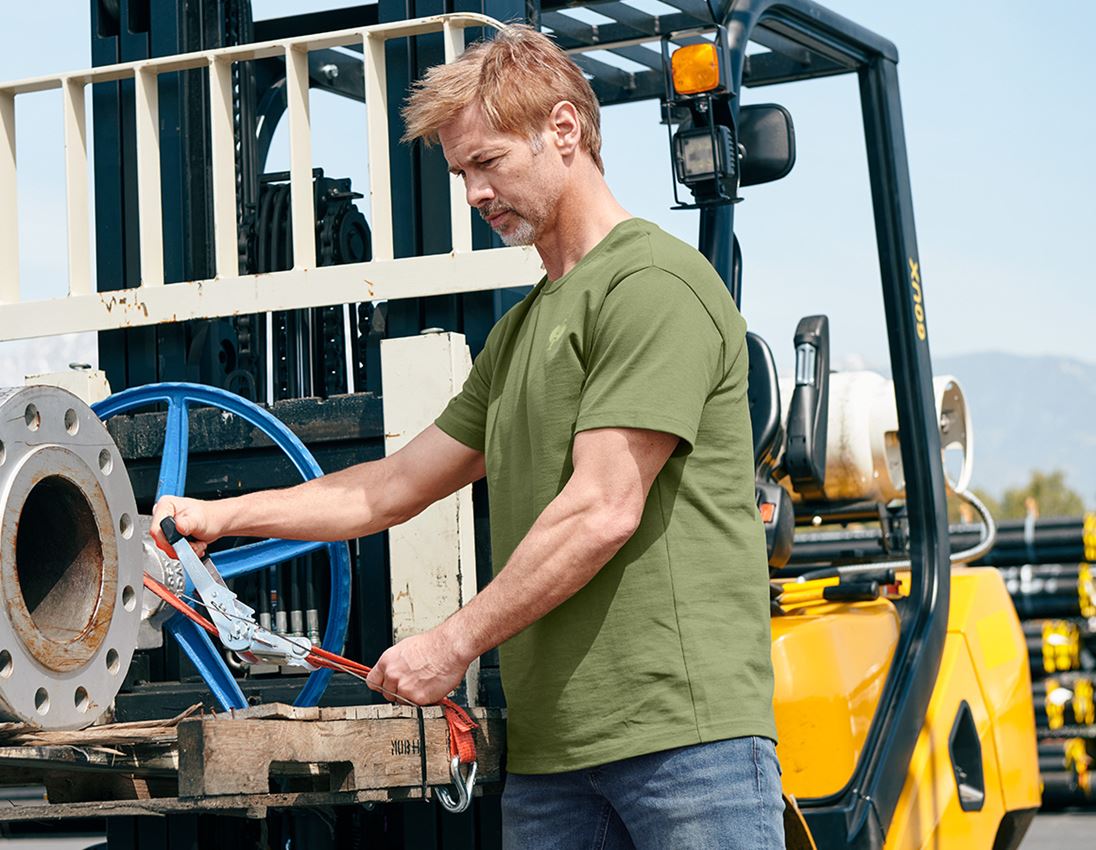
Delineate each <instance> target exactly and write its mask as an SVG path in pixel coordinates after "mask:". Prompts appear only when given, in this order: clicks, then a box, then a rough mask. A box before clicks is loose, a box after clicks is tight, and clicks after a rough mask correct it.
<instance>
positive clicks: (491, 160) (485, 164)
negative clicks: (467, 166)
mask: <svg viewBox="0 0 1096 850" xmlns="http://www.w3.org/2000/svg"><path fill="white" fill-rule="evenodd" d="M498 161H499V158H498V157H497V156H492V157H488V158H487V159H482V160H480V165H482V166H483V167H484V168H490V167H491V166H492V165H494V164H495V163H496V162H498Z"/></svg>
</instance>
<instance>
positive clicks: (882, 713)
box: [701, 0, 951, 848]
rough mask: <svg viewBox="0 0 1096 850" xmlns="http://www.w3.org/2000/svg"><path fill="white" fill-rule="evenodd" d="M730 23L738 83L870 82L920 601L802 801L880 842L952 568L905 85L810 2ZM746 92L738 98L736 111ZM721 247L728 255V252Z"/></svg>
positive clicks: (911, 739)
mask: <svg viewBox="0 0 1096 850" xmlns="http://www.w3.org/2000/svg"><path fill="white" fill-rule="evenodd" d="M724 22H725V24H726V27H727V34H728V39H729V53H730V61H731V67H730V69H729V72H730V73H729V78H730V80H731V81H732V85H733V86H734V91H736V92H737V91H740V90H741V87H742V85H743V83H744V80H745V81H746V82H747V84H749V85H768V84H771V83H775V82H785V81H789V80H793V79H807V78H811V77H818V76H826V75H830V74H835V73H846V72H855V73H856V74H857V76H858V78H859V83H860V101H861V110H862V114H863V119H864V134H865V142H866V146H867V156H868V169H869V173H870V179H871V192H872V204H873V208H874V213H875V232H876V242H877V246H878V252H879V267H880V273H881V279H882V285H883V301H884V309H885V314H886V322H887V338H888V343H889V346H890V356H891V369H892V372H893V377H894V388H895V401H896V403H897V408H898V422H899V429H900V431H901V434H902V443H901V448H902V464H903V469H904V470H905V473H906V498H907V507H908V511H909V522H910V557H911V562H912V564H913V569H912V578H911V582H912V586H911V590H910V599H911V601H912V602H913V605H912V606H911V608H910V610H909V613H908V615H907V616H906V617H905V618H904V622H903V627H902V630H901V635H900V637H899V640H898V646H897V648H896V650H895V654H894V658H893V661H892V663H891V668H890V671H889V674H888V677H887V682H886V685H885V686H884V689H883V693H882V696H881V698H880V701H879V706H878V709H877V711H876V714H875V717H874V718H873V721H872V725H871V729H870V731H869V733H868V736H867V739H866V740H865V743H864V750H863V752H862V753H861V757H860V759H859V761H858V763H857V766H856V769H855V770H854V772H853V775H852V777H851V779H850V781H849V783H848V784H847V785H846V787H845V788H844V789H842V790H841V791H840V792H838V793H837V794H834V795H832V796H830V797H825V798H818V799H811V800H807V799H804V800H799V805H800V807H801V808H802V809H803V813H804V815H805V816H806V818H807V820H808V822H809V824H810V826H811V831H812V833H813V834H814V836H815V839H816V840H817V841H818V842H819V844H820V845H821V844H825V845H826V846H845V845H847V846H849V847H855V848H880V847H882V846H883V842H884V839H885V836H886V833H887V829H888V828H889V826H890V823H891V820H892V818H893V816H894V812H895V809H896V807H897V804H898V799H899V796H900V795H901V793H902V788H903V786H904V785H905V781H906V776H907V773H908V766H909V763H910V759H911V757H912V755H913V750H914V746H915V744H916V741H917V739H918V735H919V733H920V731H921V728H922V726H923V725H924V720H925V714H926V711H927V709H928V706H929V701H930V699H931V697H932V692H933V689H934V687H935V683H936V676H937V673H938V672H939V668H940V659H941V655H942V654H943V649H944V639H945V636H946V633H947V620H948V600H949V592H950V569H951V562H950V549H949V544H948V537H947V513H946V502H945V490H944V478H943V467H942V464H941V462H940V460H939V458H940V456H941V455H940V437H939V430H938V425H937V422H936V406H935V402H934V398H933V387H932V364H931V361H930V357H929V346H928V335H927V332H926V331H925V323H924V312H923V311H924V301H923V292H922V289H921V277H920V261H919V259H918V253H917V237H916V231H915V228H914V219H913V201H912V195H911V191H910V180H909V166H908V162H907V157H906V144H905V136H904V130H903V124H902V111H901V100H900V96H899V90H898V73H897V62H898V52H897V50H896V49H895V47H894V45H893V44H891V43H890V42H889V41H887V40H886V39H883V38H881V37H879V36H877V35H875V34H874V33H872V32H870V31H868V30H866V29H864V28H863V27H860V26H858V25H857V24H854V23H852V22H851V21H848V20H847V19H845V18H842V17H841V16H839V15H836V14H834V13H833V12H830V11H829V10H827V9H824V8H823V7H821V6H819V5H817V4H815V3H812V2H809V1H808V0H734V2H731V3H730V5H729V8H727V10H726V12H725V17H724ZM774 36H775V39H774V38H773V37H774ZM751 38H753V39H754V40H755V41H757V42H758V43H762V44H765V42H766V41H768V42H769V43H770V44H772V45H774V46H775V45H779V47H780V48H781V51H780V53H777V51H776V50H774V52H773V54H761V55H762V56H774V57H777V56H782V58H773V59H770V60H768V61H767V62H765V63H758V62H756V61H755V59H754V57H748V56H747V55H746V44H747V43H748V42H749V41H750V39H751ZM788 46H791V47H792V49H791V50H790V51H789V50H788V49H787V48H788ZM795 48H800V49H804V50H806V51H807V54H806V56H804V57H800V61H796V57H795V52H794V50H795ZM789 53H790V54H791V56H790V57H789V56H788V54H789ZM802 59H806V60H807V62H806V63H804V62H803V61H802ZM812 62H813V63H814V67H813V68H812V67H811V63H812ZM804 64H806V67H803V66H804ZM751 65H752V67H750V66H751ZM758 65H761V67H758ZM797 65H798V66H799V67H798V68H797V67H796V66H797ZM751 78H752V79H751ZM737 101H738V99H737V98H735V101H734V108H735V109H737V108H738V103H737ZM734 209H735V208H734V207H733V206H730V205H728V206H724V207H720V208H718V209H716V210H711V211H707V210H706V211H704V212H702V217H703V216H705V215H707V216H708V217H716V216H718V217H719V218H720V219H722V220H721V221H720V223H719V224H720V226H715V225H714V223H702V225H701V233H702V235H703V234H704V233H706V232H708V233H711V232H715V231H721V232H722V233H733V223H734ZM724 241H727V240H726V238H725V237H724ZM702 247H704V246H702ZM709 250H710V248H709ZM712 253H713V254H714V257H713V258H714V259H715V260H717V261H719V262H721V263H724V264H725V262H726V261H725V260H723V258H722V257H721V256H720V254H721V253H723V252H722V251H721V252H712ZM720 271H721V273H723V272H724V271H725V272H726V273H725V274H724V279H725V280H729V279H730V271H731V267H730V266H729V265H724V266H723V268H722V269H720Z"/></svg>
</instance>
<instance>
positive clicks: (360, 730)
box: [0, 704, 505, 822]
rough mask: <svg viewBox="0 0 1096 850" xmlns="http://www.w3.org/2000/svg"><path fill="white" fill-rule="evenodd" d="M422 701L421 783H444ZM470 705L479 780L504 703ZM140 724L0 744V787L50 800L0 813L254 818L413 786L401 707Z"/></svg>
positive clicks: (443, 733)
mask: <svg viewBox="0 0 1096 850" xmlns="http://www.w3.org/2000/svg"><path fill="white" fill-rule="evenodd" d="M422 712H423V725H424V728H425V733H426V735H425V738H426V762H427V775H426V781H427V784H428V785H429V786H448V785H449V783H450V777H449V761H450V759H449V745H448V728H447V726H446V723H445V715H444V712H443V711H442V709H441V708H440V707H437V706H430V707H427V708H424V709H423V710H422ZM471 713H472V716H473V717H474V718H475V720H476V722H477V723H479V725H480V728H479V729H478V730H477V731H476V747H477V751H478V762H479V769H478V781H477V787H478V788H482V787H483V786H484V785H487V786H488V787H490V785H491V783H498V782H499V781H500V780H501V776H502V771H501V763H500V762H501V757H502V741H503V738H504V731H505V730H504V712H503V711H501V710H499V709H473V710H472V712H471ZM233 715H234V716H233ZM145 725H146V726H148V728H147V729H146V730H145V732H146V734H147V735H148V737H149V739H150V740H151V741H152V743H150V744H148V745H146V746H141V745H138V744H131V743H128V742H126V743H112V744H110V745H102V744H97V743H90V744H84V745H65V746H56V745H55V746H36V745H25V746H8V747H0V786H3V785H21V786H26V785H44V786H45V787H46V789H47V795H48V799H49V803H47V804H38V803H26V804H19V805H16V806H13V807H12V808H10V809H3V808H0V822H3V821H13V820H32V819H59V818H60V819H63V818H77V817H100V816H115V815H126V814H128V815H150V814H169V813H175V812H203V811H210V812H213V811H216V812H224V813H228V814H236V815H240V816H244V817H263V816H265V812H266V810H267V809H268V808H292V807H295V806H333V805H349V804H359V803H363V802H370V801H406V800H414V799H418V798H421V796H422V788H421V781H422V776H421V772H420V771H421V759H420V746H419V742H420V738H419V726H418V716H417V712H416V710H415V709H414V708H411V707H408V706H398V705H388V704H384V705H367V706H346V707H331V708H319V709H317V708H298V707H295V706H289V705H280V704H270V705H262V706H254V707H251V708H247V709H243V710H241V711H237V712H234V713H226V714H219V715H215V716H205V717H202V718H194V719H189V720H183V721H182V722H181V723H180V724H179V726H178V740H177V741H170V740H167V741H165V735H166V734H167V733H166V732H165V730H164V728H163V727H162V726H152V725H150V724H145ZM139 726H141V724H140V723H132V724H109V725H106V726H103V727H95V728H94V729H93V730H84V733H85V734H87V735H91V736H92V737H93V738H99V739H102V740H108V739H111V740H115V741H116V740H117V739H118V738H119V737H120V736H121V735H122V733H130V732H137V731H140V729H139V728H138V727H139ZM167 731H171V730H167ZM65 734H75V733H65ZM176 767H177V768H178V770H176ZM272 777H273V779H274V780H275V782H276V783H277V784H278V786H279V787H277V789H276V793H271V790H270V788H271V778H272ZM431 793H432V792H430V791H428V796H429V795H430V794H431Z"/></svg>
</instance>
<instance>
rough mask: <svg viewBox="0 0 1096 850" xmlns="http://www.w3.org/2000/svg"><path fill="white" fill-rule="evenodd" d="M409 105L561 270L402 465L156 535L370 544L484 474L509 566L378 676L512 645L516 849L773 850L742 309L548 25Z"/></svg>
mask: <svg viewBox="0 0 1096 850" xmlns="http://www.w3.org/2000/svg"><path fill="white" fill-rule="evenodd" d="M404 117H405V121H406V126H407V138H409V139H415V138H421V139H424V140H425V141H426V142H427V143H430V142H432V141H435V140H438V141H440V143H441V146H442V150H443V152H444V155H445V158H446V160H447V162H448V164H449V167H450V170H451V171H452V172H453V173H454V174H458V175H460V176H461V177H462V178H463V179H464V184H465V188H466V192H467V198H468V203H469V204H471V205H472V206H474V207H476V208H477V209H478V210H479V212H480V214H481V215H482V216H483V217H484V218H485V219H486V220H487V222H488V223H489V224H490V225H491V226H492V227H493V228H494V230H495V232H497V233H498V234H499V236H500V237H501V238H502V239H503V241H504V242H507V243H508V244H533V245H534V246H535V247H536V249H537V251H538V252H539V254H540V256H541V258H542V259H543V261H544V268H545V270H546V277H545V278H544V279H543V280H542V281H541V282H540V283H539V284H538V285H537V286H536V287H535V288H534V290H533V291H532V292H531V293H530V294H529V295H528V296H527V297H526V298H525V299H524V300H523V301H522V302H521V303H520V304H518V305H517V306H516V307H515V308H514V309H513V310H511V311H510V312H509V313H508V314H507V315H506V316H505V317H504V318H503V319H502V320H501V321H500V322H499V323H498V324H497V325H496V327H495V328H494V329H493V330H492V332H491V334H490V336H489V338H488V340H487V344H486V346H485V348H484V350H483V352H482V353H481V354H480V355H479V357H477V359H476V361H475V364H474V365H473V368H472V373H471V375H470V376H469V378H468V380H467V382H466V384H465V386H464V388H463V389H462V391H461V393H460V395H458V396H457V397H456V398H455V399H454V400H453V401H452V402H451V403H450V404H449V406H448V407H447V408H446V410H445V411H444V412H443V413H442V414H441V416H440V417H439V418H438V420H437V421H436V423H435V424H434V425H432V426H431V427H429V428H427V429H426V430H425V431H424V432H423V433H421V434H420V435H418V437H416V438H415V439H414V440H413V441H412V442H411V443H410V444H409V445H408V446H407V447H405V448H404V449H402V450H401V451H399V452H397V453H396V454H394V455H393V456H392V457H389V458H386V459H384V460H380V461H376V462H373V463H367V464H362V465H360V466H356V467H353V468H351V469H348V470H345V471H343V472H338V473H335V474H332V475H328V476H326V477H324V478H320V479H317V480H315V481H311V482H308V483H306V484H302V485H300V486H297V487H294V488H291V489H289V490H283V491H279V492H277V493H269V492H268V493H256V494H252V495H248V496H243V497H239V498H234V499H226V500H223V501H220V502H215V503H203V502H197V501H195V500H191V499H181V498H165V499H164V500H162V501H161V503H160V504H158V505H157V508H156V516H155V522H154V524H153V528H154V529H157V528H158V525H159V520H160V518H161V517H163V516H166V515H170V514H173V515H174V516H175V517H176V521H177V523H178V526H179V528H180V530H181V531H183V532H184V533H187V534H190V535H192V536H194V537H195V538H197V540H199V541H201V543H202V544H204V543H208V542H210V541H212V540H215V539H216V538H218V537H220V536H223V535H228V534H232V535H240V534H243V535H256V536H279V537H290V538H307V539H316V540H339V539H345V538H350V537H359V536H363V535H366V534H373V533H375V532H378V531H381V530H383V529H385V528H389V527H391V526H392V525H395V524H397V523H399V522H402V521H404V520H407V519H408V518H410V517H412V516H414V515H415V514H417V513H418V512H419V511H421V510H422V509H423V508H425V507H426V506H427V505H429V504H430V503H432V502H433V501H435V500H437V499H439V498H441V497H443V496H445V495H447V494H449V493H452V492H454V491H455V490H457V489H459V488H460V487H463V486H465V485H467V484H469V483H470V482H472V481H475V480H477V479H479V478H481V477H483V476H484V475H485V474H486V476H487V481H488V489H489V494H490V509H491V530H492V546H493V558H494V562H495V570H496V575H495V578H494V580H493V581H492V582H491V583H490V584H489V585H488V586H487V587H486V588H484V589H483V590H482V591H481V592H480V593H479V594H478V595H477V596H476V597H475V598H474V599H473V600H472V601H471V602H470V603H469V604H468V605H467V606H466V607H465V608H463V609H462V610H461V611H458V612H457V613H456V614H454V615H453V616H452V617H450V618H449V619H448V620H447V621H446V622H445V623H443V624H442V625H441V626H438V627H437V628H435V629H433V630H432V631H430V632H427V633H426V634H422V635H418V636H415V637H411V638H408V639H406V640H403V641H401V642H400V643H398V644H396V645H395V646H393V647H392V648H391V649H389V650H388V651H387V652H385V653H384V655H383V656H382V657H381V658H380V660H379V661H378V662H377V664H376V666H375V667H374V669H373V672H372V673H371V674H370V676H369V684H370V685H371V686H372V687H374V688H376V689H378V690H382V689H383V690H382V693H386V694H398V695H399V696H400V697H402V698H404V699H407V700H410V701H412V702H415V703H420V704H422V703H432V702H436V701H437V700H439V699H440V698H441V697H443V696H445V695H446V694H447V693H449V691H450V690H452V689H453V688H454V687H455V686H456V685H457V684H458V683H459V682H460V680H461V678H462V677H463V675H464V673H465V670H466V668H467V666H468V664H469V663H470V662H471V661H472V660H473V659H475V658H476V657H478V656H479V655H481V654H482V653H484V652H486V651H487V650H489V649H491V648H492V647H495V646H499V647H500V662H501V666H502V677H503V687H504V690H505V693H506V698H507V705H508V709H509V720H508V734H507V744H508V761H507V769H508V774H509V775H508V778H507V784H506V790H505V793H504V797H503V833H504V845H505V846H506V847H507V848H509V850H518V849H519V848H530V850H550V848H568V850H573V848H587V847H589V848H630V847H636V848H651V849H652V850H671V848H672V850H681V848H716V847H719V848H743V850H746V848H749V850H768V848H782V847H783V846H784V843H783V831H782V814H781V813H782V808H783V806H782V802H781V797H780V780H779V768H778V766H777V762H776V757H775V749H774V744H773V740H774V739H775V735H776V733H775V727H774V723H773V717H772V708H771V700H772V670H771V666H770V645H769V621H768V617H769V615H768V610H769V607H768V583H767V565H766V559H765V549H764V533H763V530H762V526H761V524H760V519H759V517H758V513H757V509H756V506H755V504H754V490H753V452H752V445H751V431H750V422H749V411H748V406H747V401H746V365H747V364H746V349H745V344H744V334H745V323H744V322H743V320H742V318H741V316H740V315H739V314H738V311H737V310H736V309H735V306H734V303H733V301H732V300H731V299H730V297H729V295H728V293H727V290H726V288H725V287H724V286H723V284H722V282H721V281H720V279H719V277H718V276H717V275H716V274H715V272H714V270H713V269H712V268H711V266H709V265H708V263H707V262H706V261H705V260H704V259H703V257H701V256H700V254H698V253H697V252H696V251H695V250H694V249H692V248H690V247H688V246H686V245H685V244H684V243H681V242H679V241H677V240H675V239H673V238H672V237H670V236H668V235H666V234H665V233H663V232H662V231H661V230H659V229H658V228H657V227H656V226H655V225H653V224H650V223H649V222H645V221H642V220H639V219H635V218H631V217H630V216H629V214H628V213H627V212H626V211H625V210H624V209H623V208H622V207H621V206H620V205H619V204H618V203H617V202H616V200H615V199H614V198H613V196H612V194H611V193H610V191H609V189H608V187H607V185H606V183H605V180H604V177H603V175H602V170H603V169H602V163H601V157H600V130H599V115H598V106H597V101H596V99H595V97H594V94H593V92H592V91H591V89H590V86H589V84H588V83H587V82H586V79H585V78H584V77H583V75H582V73H581V71H579V69H578V68H577V67H576V66H575V65H574V64H573V63H571V62H570V60H568V59H567V58H566V56H565V55H564V54H563V53H562V52H561V51H560V50H558V49H557V48H556V47H555V46H554V45H553V44H552V43H551V42H550V41H549V40H548V39H547V38H546V37H544V36H542V35H540V34H538V33H536V32H535V31H533V30H531V29H528V28H525V27H508V28H506V29H505V30H504V31H503V32H501V33H499V34H498V36H497V37H496V38H495V39H494V40H493V41H491V42H487V43H481V44H478V45H475V46H473V47H471V48H470V49H469V50H468V51H467V52H466V53H465V54H464V55H463V56H462V57H461V58H460V59H459V60H458V61H456V62H454V63H452V64H450V65H443V66H438V67H435V68H433V69H431V71H430V72H429V73H428V74H427V75H426V77H425V78H424V79H423V80H422V81H421V82H420V83H419V84H418V85H417V86H416V89H415V91H414V92H413V93H412V95H411V97H410V99H409V101H408V104H407V106H406V108H405V111H404ZM159 542H160V543H161V545H166V544H165V543H164V541H162V540H160V541H159ZM500 645H501V646H500Z"/></svg>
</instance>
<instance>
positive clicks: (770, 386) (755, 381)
mask: <svg viewBox="0 0 1096 850" xmlns="http://www.w3.org/2000/svg"><path fill="white" fill-rule="evenodd" d="M746 353H747V354H748V355H749V358H750V367H749V372H748V373H747V387H746V398H747V400H748V401H749V404H750V424H751V425H752V427H753V444H754V467H755V468H756V469H757V471H758V473H759V474H761V473H762V471H765V472H767V471H768V470H769V469H771V468H772V466H773V465H775V463H776V458H777V455H778V454H779V452H780V443H781V441H782V439H783V430H784V429H783V427H782V426H781V424H780V383H779V381H778V380H777V376H776V361H775V360H774V359H773V353H772V351H771V350H770V349H769V346H768V344H767V343H766V342H765V340H763V339H762V338H761V337H759V336H758V335H757V334H754V333H747V334H746Z"/></svg>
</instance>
